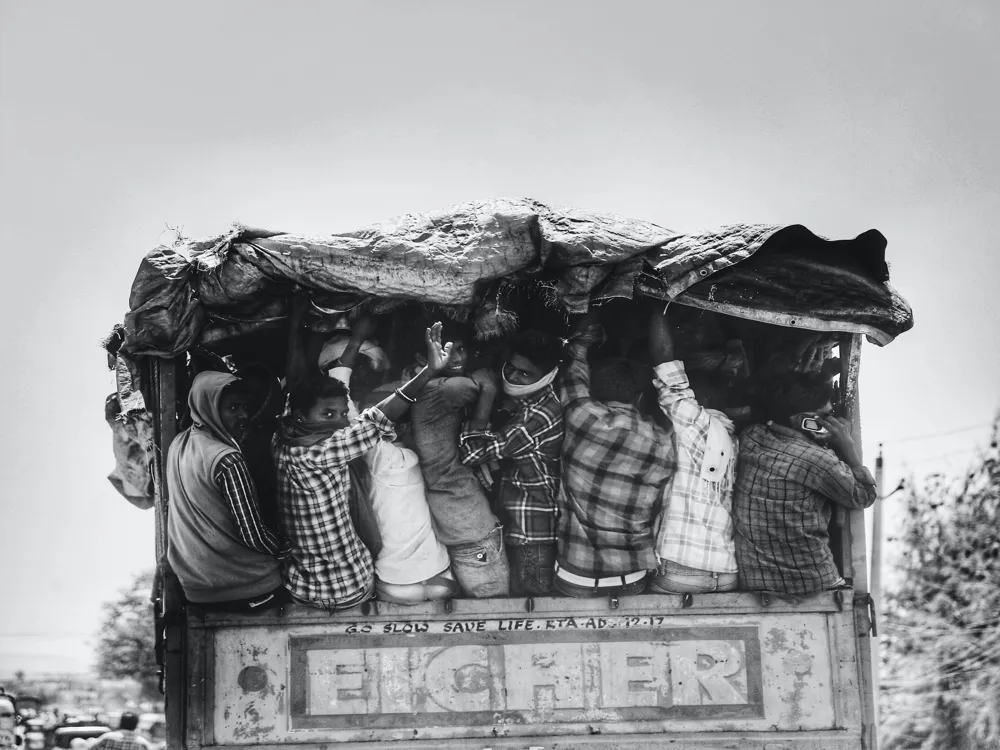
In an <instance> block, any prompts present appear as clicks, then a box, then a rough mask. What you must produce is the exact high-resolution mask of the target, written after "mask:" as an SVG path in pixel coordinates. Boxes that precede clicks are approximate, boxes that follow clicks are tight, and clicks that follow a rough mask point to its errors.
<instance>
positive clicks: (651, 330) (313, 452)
mask: <svg viewBox="0 0 1000 750" xmlns="http://www.w3.org/2000/svg"><path fill="white" fill-rule="evenodd" d="M307 304H308V300H305V301H303V299H302V298H297V301H296V303H295V305H294V311H293V315H292V321H291V335H290V339H289V350H288V361H287V366H286V371H285V379H284V386H285V392H286V399H285V403H284V407H283V410H282V414H281V416H280V419H279V420H278V422H277V424H276V426H275V429H274V430H273V435H272V436H271V438H270V455H266V454H262V453H261V452H260V451H251V450H249V449H247V447H246V446H247V442H248V434H249V431H250V421H251V415H252V413H253V411H254V409H255V404H254V398H255V394H254V392H253V389H251V388H249V387H248V386H247V384H246V383H244V382H243V381H241V379H239V378H237V377H236V376H234V375H232V374H229V373H225V372H214V371H206V372H201V373H199V374H198V375H197V376H196V377H195V378H194V380H193V382H192V385H191V389H190V393H189V398H188V404H189V407H190V413H191V419H192V425H191V427H189V428H188V429H187V430H184V431H183V432H181V433H180V434H179V435H178V436H177V437H176V439H175V440H174V442H173V443H172V444H171V446H170V448H169V451H168V458H167V464H166V467H167V472H166V479H167V490H168V496H169V512H168V516H167V518H168V521H167V532H168V555H167V560H168V563H169V566H170V568H171V569H172V570H173V572H174V573H175V574H176V575H177V577H178V579H179V581H180V583H181V586H182V588H183V591H184V594H185V596H186V597H187V599H188V600H189V601H190V602H193V603H195V604H198V605H200V606H202V607H204V608H206V609H216V610H225V611H236V612H255V611H260V610H266V609H271V608H274V607H280V606H282V605H284V604H285V603H288V602H290V601H292V602H295V603H299V604H304V605H308V606H312V607H318V608H321V609H325V610H328V611H336V610H342V609H347V608H350V607H355V606H357V605H359V604H361V603H362V602H364V601H366V600H368V599H370V598H372V597H375V598H377V599H379V600H381V601H389V602H395V603H400V604H416V603H419V602H424V601H433V600H439V599H446V598H449V597H454V596H464V597H472V598H489V597H502V596H551V595H563V596H572V597H596V596H602V597H603V596H609V595H628V594H638V593H641V592H648V593H651V594H687V593H701V592H725V591H733V590H746V591H758V592H770V593H773V594H775V595H779V596H787V597H799V596H805V595H810V594H815V593H819V592H822V591H824V590H832V589H837V588H840V587H843V586H846V585H847V584H846V582H845V581H844V579H843V578H842V577H841V575H840V572H839V570H838V568H837V565H836V563H835V560H834V556H833V553H832V551H831V548H830V544H829V536H828V528H829V525H830V519H831V514H832V512H833V509H834V506H837V505H839V506H843V507H845V508H866V507H868V506H870V505H871V504H872V503H873V502H874V501H875V499H876V491H875V481H874V479H873V478H872V476H871V474H870V473H869V472H868V470H867V469H866V468H865V467H864V466H863V464H862V462H861V459H860V455H859V452H858V450H857V447H856V446H855V443H854V441H853V439H852V436H851V430H850V425H849V423H848V421H847V420H845V419H844V418H842V417H838V416H836V415H835V414H834V393H835V390H834V384H833V382H832V378H831V376H830V375H829V373H828V372H826V371H823V370H822V369H821V370H817V371H812V372H802V371H795V370H788V371H786V372H782V373H780V374H775V375H773V376H771V377H769V378H767V382H766V383H764V384H762V385H761V387H760V388H759V389H758V390H757V392H756V395H755V409H754V417H753V419H752V420H750V421H749V423H748V424H740V425H739V426H738V425H737V422H736V421H734V419H733V418H732V417H731V415H730V414H727V409H726V399H725V394H724V392H723V391H724V389H722V388H720V387H719V385H718V383H717V382H713V380H712V379H711V378H702V377H699V376H698V375H697V373H690V376H689V373H688V371H687V369H686V367H685V362H684V361H683V360H682V359H681V358H678V356H677V353H676V351H675V341H674V339H675V332H673V331H672V328H671V324H670V322H669V320H668V317H667V316H666V314H665V313H664V311H662V310H655V311H651V312H650V313H649V320H648V335H646V336H644V339H645V340H646V342H647V349H648V351H646V352H643V353H642V354H643V361H644V362H646V363H648V364H649V365H650V366H651V368H645V367H639V366H637V364H636V362H635V361H634V359H633V358H630V357H629V356H611V355H609V354H606V353H605V352H606V351H607V350H611V349H614V347H613V346H609V347H605V346H604V344H605V342H606V338H607V337H606V334H605V331H604V329H603V328H602V327H601V326H600V325H599V324H598V323H597V321H596V318H595V317H594V316H592V315H589V314H588V315H586V316H582V318H581V319H580V320H579V321H578V322H577V323H576V324H575V325H574V326H573V327H572V329H571V330H570V331H569V333H568V338H567V339H566V340H565V341H564V340H562V339H560V338H559V337H557V336H555V335H552V334H550V333H546V332H543V331H540V330H532V329H526V330H520V331H518V332H516V333H513V334H511V335H510V336H508V337H507V339H506V340H505V342H504V344H505V348H504V355H503V356H502V357H501V358H500V360H499V361H498V362H497V364H499V365H500V366H499V367H498V368H496V369H494V368H493V367H479V368H476V369H472V368H471V367H470V362H471V360H472V357H471V349H472V347H473V345H474V343H475V342H474V339H473V337H472V335H471V333H470V332H469V331H466V330H463V329H462V328H461V327H460V326H458V325H457V324H454V323H452V322H451V321H448V322H447V324H446V325H442V323H440V322H438V323H434V325H432V326H431V327H429V328H427V329H426V332H425V336H424V349H425V352H424V354H423V356H422V357H420V358H419V360H418V361H417V362H416V363H415V364H413V365H412V366H409V367H407V368H404V369H403V370H402V377H400V378H396V379H393V380H389V378H388V374H387V373H388V371H389V369H390V362H389V357H388V355H387V354H386V352H385V351H383V350H382V349H381V348H380V347H379V346H378V345H377V344H376V343H374V342H373V341H372V340H371V337H372V333H373V331H374V329H375V324H374V322H373V321H372V319H371V318H369V317H361V318H359V319H358V320H356V321H354V323H353V326H352V329H351V332H350V335H349V336H347V337H340V338H336V339H335V340H332V341H330V342H327V344H326V345H325V346H323V347H322V349H321V351H320V353H319V355H318V356H316V354H315V352H310V347H309V346H308V343H307V340H306V339H307V333H306V331H305V328H304V326H303V316H304V314H305V309H306V306H307ZM362 364H363V366H362ZM373 375H375V377H372V376H373ZM386 380H389V382H388V383H386V382H385V381H386ZM650 381H651V382H650ZM652 390H655V393H656V401H657V407H658V408H656V409H653V408H650V407H651V404H647V403H646V402H647V401H649V400H650V399H647V398H646V397H645V394H647V393H650V392H652ZM740 427H741V428H742V429H740ZM262 477H267V478H266V479H262ZM263 484H266V485H268V486H269V487H270V488H271V489H270V490H269V491H272V490H273V494H274V500H275V506H276V508H277V513H276V518H271V517H269V514H268V513H266V512H265V507H264V503H263V502H262V500H261V485H263Z"/></svg>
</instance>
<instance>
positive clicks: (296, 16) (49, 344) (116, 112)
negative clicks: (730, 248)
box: [0, 0, 1000, 675]
mask: <svg viewBox="0 0 1000 750" xmlns="http://www.w3.org/2000/svg"><path fill="white" fill-rule="evenodd" d="M996 8H997V6H996V3H994V2H990V1H989V0H985V1H983V2H959V3H939V2H923V1H917V0H895V1H892V2H879V3H867V2H841V3H836V4H833V3H830V4H826V3H824V4H820V3H801V2H755V3H745V2H716V3H705V4H698V3H692V2H662V1H656V2H654V1H651V2H622V1H621V0H618V1H617V2H614V3H611V2H604V3H589V2H581V1H580V0H576V1H574V2H545V3H528V2H523V3H521V2H511V1H510V0H505V1H504V2H492V3H486V2H477V3H468V2H457V1H456V2H429V1H426V0H425V1H424V2H420V3H412V2H381V3H377V4H376V3H339V2H319V1H318V0H317V1H316V2H281V3H278V2H252V1H249V0H241V1H240V2H211V3H204V2H187V1H183V2H178V1H177V0H173V1H172V2H169V3H158V4H156V6H155V7H154V5H153V4H151V3H134V2H115V3H111V2H93V1H90V2H61V3H55V2H46V1H43V0H24V1H17V2H15V1H12V0H0V212H2V213H0V240H2V247H0V252H2V262H3V272H2V279H3V293H2V295H0V314H2V316H3V321H4V329H5V335H4V338H3V340H4V343H5V345H4V348H3V354H2V357H3V361H2V362H3V366H2V371H0V378H2V380H0V394H2V398H3V402H2V406H3V413H4V414H5V415H6V416H7V418H8V420H9V421H8V422H7V424H6V425H5V428H4V429H3V430H2V432H0V444H2V450H3V454H2V455H3V471H2V483H3V484H2V486H0V503H2V505H0V554H2V560H3V562H4V579H5V580H4V583H3V584H2V585H0V675H3V674H5V673H8V672H10V671H13V670H15V669H24V670H26V671H27V672H28V673H29V674H31V673H32V672H37V671H41V670H69V671H78V670H85V669H87V668H88V667H90V666H91V665H92V663H93V641H94V638H93V635H94V633H95V631H96V630H97V628H98V626H99V624H100V608H101V603H102V602H103V601H105V600H108V599H112V598H114V597H115V596H116V593H117V592H118V591H119V590H121V589H123V588H124V587H126V586H127V585H128V584H129V582H130V581H131V580H132V578H133V577H134V576H135V574H137V573H138V572H140V571H142V570H143V569H145V568H148V567H151V566H152V565H153V562H154V547H153V514H152V512H141V511H138V510H136V509H134V508H132V507H131V506H130V505H128V504H127V503H126V502H125V501H124V500H122V499H120V498H119V497H118V495H117V494H116V493H115V491H114V490H113V489H112V488H111V486H110V484H109V483H108V482H107V480H106V478H105V477H106V475H107V474H108V473H109V472H110V471H111V469H112V468H113V460H112V455H111V433H110V430H109V429H108V427H107V425H106V424H105V423H104V420H103V404H104V398H105V396H106V395H107V394H108V393H109V392H110V391H111V390H112V387H113V383H112V379H111V376H110V375H109V374H108V373H107V371H106V369H105V357H104V354H103V352H102V351H101V350H100V349H99V348H98V344H99V341H100V340H101V338H102V337H103V336H104V335H105V334H106V333H107V331H108V330H109V329H110V328H111V326H112V325H113V324H114V323H115V322H116V321H119V320H121V318H122V316H123V314H124V313H125V311H126V310H127V306H128V293H129V287H130V284H131V281H132V278H133V276H134V274H135V271H136V269H137V267H138V264H139V261H140V260H141V258H142V256H143V255H144V253H146V252H147V251H148V250H149V249H151V248H152V247H153V246H155V245H156V244H157V242H158V240H159V238H160V234H161V232H162V231H163V229H164V227H165V226H167V225H171V226H179V227H183V229H184V231H185V232H186V233H187V234H188V235H190V236H194V237H198V236H203V235H207V234H212V233H216V232H219V231H223V230H225V229H226V228H227V227H228V226H229V225H230V224H231V223H232V222H233V221H240V222H243V223H246V224H251V225H257V226H263V227H267V228H272V229H279V230H285V231H292V232H295V233H301V234H308V233H326V232H331V231H339V230H351V229H356V228H359V227H362V226H364V225H366V224H369V223H372V222H375V221H379V220H383V219H388V218H390V217H392V216H395V215H398V214H401V213H407V212H420V211H427V210H434V209H439V208H443V207H446V206H449V205H451V204H454V203H458V202H461V201H466V200H471V199H477V198H488V197H495V196H528V197H533V198H537V199H539V200H541V201H544V202H547V203H550V204H553V205H557V206H560V205H561V206H574V207H580V208H588V209H594V210H598V211H604V212H616V213H620V214H623V215H626V216H630V217H635V218H640V219H647V220H650V221H653V222H656V223H658V224H661V225H662V226H664V227H668V228H670V229H675V230H679V231H691V230H697V229H700V228H704V227H713V226H718V225H721V224H726V223H733V222H752V223H756V222H770V223H782V224H791V223H802V224H805V225H806V226H808V227H809V228H810V229H812V230H813V231H815V232H817V233H819V234H823V235H825V236H828V237H834V238H844V237H853V236H855V235H857V234H859V233H861V232H863V231H865V230H867V229H869V228H872V227H874V228H877V229H879V230H880V231H882V232H883V233H884V234H885V235H886V237H888V239H889V248H888V258H889V262H890V264H891V275H892V279H891V283H892V284H893V286H895V287H896V289H897V290H898V291H899V292H900V293H901V294H902V295H903V296H904V297H905V298H906V299H907V300H908V301H909V302H910V304H911V305H912V306H913V309H914V313H915V319H916V326H915V328H914V330H912V331H911V332H909V333H906V334H903V335H902V336H901V337H900V338H899V339H898V340H897V341H896V342H894V343H892V344H890V345H889V346H888V347H886V348H884V349H879V348H878V347H875V346H873V345H870V344H866V345H865V347H864V354H863V357H862V378H861V393H862V415H863V425H864V438H865V440H864V443H865V450H866V459H867V460H868V463H869V465H870V466H871V465H873V462H874V452H875V449H876V445H877V444H878V442H880V441H884V442H885V445H886V461H887V475H888V476H887V484H888V485H889V486H894V484H895V481H896V480H897V479H898V478H899V476H901V475H903V474H904V473H906V472H907V471H911V470H913V471H916V472H917V473H918V475H921V474H924V473H926V472H928V471H932V470H936V469H945V470H949V471H960V470H961V469H962V468H963V467H964V466H965V465H966V463H967V462H968V461H969V460H970V459H971V458H972V456H973V455H974V450H975V448H976V446H977V445H981V444H982V443H983V442H984V441H985V439H986V437H987V435H988V429H987V427H986V425H987V424H988V423H989V421H990V420H991V417H992V415H993V413H994V412H995V410H996V409H997V407H998V404H1000V386H998V383H1000V377H998V374H997V373H998V371H1000V335H998V333H997V324H998V322H1000V321H998V313H997V307H996V298H997V285H998V279H1000V252H997V249H998V248H997V237H998V235H1000V195H998V185H1000V148H998V146H997V135H998V133H1000V107H998V97H997V92H998V91H1000V54H998V52H997V43H996V40H997V38H998V37H1000V18H998V11H997V9H996ZM947 433H954V434H947ZM927 436H930V437H927ZM890 531H891V528H890Z"/></svg>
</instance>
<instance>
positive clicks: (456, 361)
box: [441, 339, 469, 375]
mask: <svg viewBox="0 0 1000 750" xmlns="http://www.w3.org/2000/svg"><path fill="white" fill-rule="evenodd" d="M468 361H469V353H468V351H467V350H466V348H465V342H464V341H462V340H461V339H455V340H454V341H453V342H452V344H451V356H449V357H448V362H447V364H445V366H444V370H442V371H441V374H442V375H461V374H462V373H464V372H465V366H466V364H468Z"/></svg>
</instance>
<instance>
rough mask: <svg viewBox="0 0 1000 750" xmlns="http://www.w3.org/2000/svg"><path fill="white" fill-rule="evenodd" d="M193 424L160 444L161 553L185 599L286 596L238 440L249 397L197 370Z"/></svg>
mask: <svg viewBox="0 0 1000 750" xmlns="http://www.w3.org/2000/svg"><path fill="white" fill-rule="evenodd" d="M188 406H189V407H190V409H191V419H192V421H193V424H192V425H191V427H189V428H188V429H186V430H184V431H183V432H181V433H180V434H179V435H178V436H177V437H176V438H175V439H174V441H173V443H171V444H170V449H169V450H168V452H167V471H166V476H167V490H168V492H169V496H170V509H169V512H168V514H167V541H168V543H167V560H168V562H169V563H170V567H171V568H172V569H173V571H174V573H175V574H176V575H177V578H178V579H179V580H180V583H181V588H182V589H183V590H184V595H185V596H186V597H187V599H188V600H189V601H191V602H194V603H196V604H199V605H201V606H202V607H206V608H209V609H221V610H225V611H236V612H256V611H259V610H261V609H268V608H270V607H275V606H280V605H281V604H283V603H285V602H286V601H288V595H287V592H286V591H285V589H284V587H283V586H282V584H281V567H280V563H279V558H280V557H283V556H284V555H286V554H287V547H286V545H285V543H284V541H283V540H282V539H281V537H280V535H278V534H277V533H276V532H274V531H272V530H271V529H269V528H267V526H265V525H264V523H263V521H262V520H261V515H260V507H259V505H258V502H257V496H256V489H255V487H254V483H253V480H252V479H251V478H250V472H249V471H248V469H247V464H246V461H245V460H244V458H243V453H242V451H241V449H240V443H241V441H242V440H243V438H244V437H245V436H246V433H247V428H248V418H249V413H250V409H249V398H248V395H247V392H246V390H245V388H244V387H243V385H242V383H241V381H239V380H238V379H237V378H236V377H235V376H233V375H230V374H228V373H223V372H202V373H199V374H198V375H197V376H196V377H195V379H194V382H193V383H192V385H191V392H190V393H189V394H188Z"/></svg>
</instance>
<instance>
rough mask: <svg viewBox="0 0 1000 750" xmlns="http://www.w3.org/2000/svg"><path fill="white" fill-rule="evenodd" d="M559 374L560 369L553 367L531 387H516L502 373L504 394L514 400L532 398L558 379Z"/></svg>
mask: <svg viewBox="0 0 1000 750" xmlns="http://www.w3.org/2000/svg"><path fill="white" fill-rule="evenodd" d="M558 373H559V368H558V367H553V368H552V370H551V371H550V372H548V373H547V374H545V375H543V376H542V377H541V378H539V379H538V380H537V381H535V382H534V383H531V384H530V385H514V384H513V383H511V382H510V381H509V380H507V375H506V374H505V373H504V372H503V370H501V371H500V377H502V378H503V392H504V393H506V394H507V395H508V396H511V397H513V398H524V397H526V396H531V395H532V394H535V393H538V392H539V391H540V390H542V388H544V387H545V386H547V385H550V384H551V383H552V381H553V380H555V379H556V375H557V374H558Z"/></svg>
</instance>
